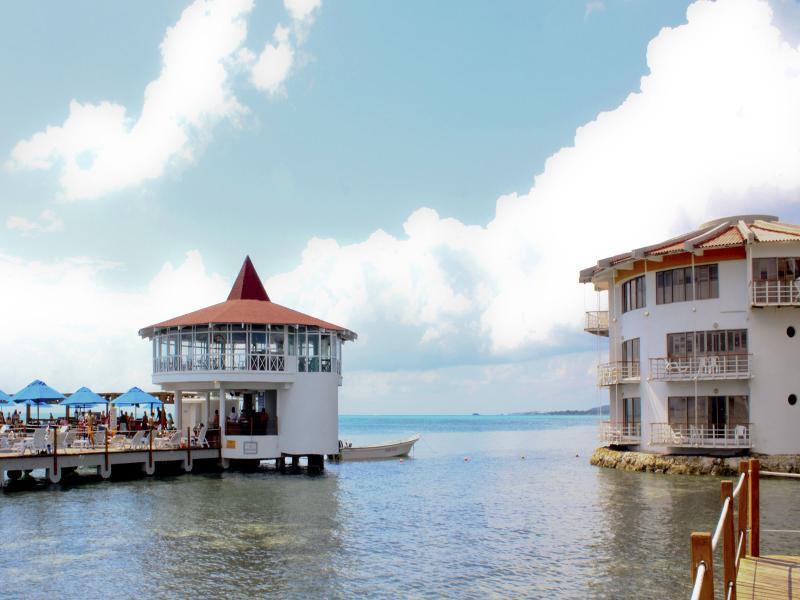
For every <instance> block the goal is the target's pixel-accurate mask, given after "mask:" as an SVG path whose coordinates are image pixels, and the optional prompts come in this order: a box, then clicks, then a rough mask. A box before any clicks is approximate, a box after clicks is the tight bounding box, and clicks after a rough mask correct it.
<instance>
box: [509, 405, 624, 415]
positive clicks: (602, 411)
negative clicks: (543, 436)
mask: <svg viewBox="0 0 800 600" xmlns="http://www.w3.org/2000/svg"><path fill="white" fill-rule="evenodd" d="M508 414H509V415H511V416H515V417H519V416H528V415H548V416H576V415H607V414H608V405H607V404H605V405H603V406H595V407H594V408H587V409H585V410H548V411H541V410H531V411H528V412H514V413H508Z"/></svg>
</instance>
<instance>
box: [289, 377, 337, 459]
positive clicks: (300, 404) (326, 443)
mask: <svg viewBox="0 0 800 600" xmlns="http://www.w3.org/2000/svg"><path fill="white" fill-rule="evenodd" d="M278 419H279V422H278V427H279V430H278V433H279V437H280V449H281V452H284V453H286V454H301V455H306V454H336V453H338V451H339V375H338V374H337V373H305V374H299V375H298V377H297V380H296V381H295V383H294V384H292V385H291V386H290V387H289V388H288V389H281V390H279V391H278Z"/></svg>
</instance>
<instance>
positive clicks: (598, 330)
mask: <svg viewBox="0 0 800 600" xmlns="http://www.w3.org/2000/svg"><path fill="white" fill-rule="evenodd" d="M583 330H584V331H586V332H588V333H593V334H595V335H605V336H607V335H608V311H607V310H587V311H586V326H585V327H584V328H583Z"/></svg>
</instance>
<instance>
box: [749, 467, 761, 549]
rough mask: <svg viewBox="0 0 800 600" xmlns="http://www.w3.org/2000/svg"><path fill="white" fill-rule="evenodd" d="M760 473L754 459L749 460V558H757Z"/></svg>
mask: <svg viewBox="0 0 800 600" xmlns="http://www.w3.org/2000/svg"><path fill="white" fill-rule="evenodd" d="M760 473H761V463H760V462H758V461H757V460H755V459H751V460H750V514H749V522H750V552H749V553H748V554H750V556H755V557H759V556H760V555H761V549H760V548H759V541H760V540H759V538H760V529H761V527H760V523H759V521H760V520H761V511H760V510H759V480H760Z"/></svg>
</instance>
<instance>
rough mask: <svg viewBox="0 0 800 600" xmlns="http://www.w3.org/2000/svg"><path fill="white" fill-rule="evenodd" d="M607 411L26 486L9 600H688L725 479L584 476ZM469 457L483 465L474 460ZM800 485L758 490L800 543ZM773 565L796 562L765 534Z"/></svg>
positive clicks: (392, 432)
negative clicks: (200, 469) (268, 463)
mask: <svg viewBox="0 0 800 600" xmlns="http://www.w3.org/2000/svg"><path fill="white" fill-rule="evenodd" d="M596 424H597V418H596V417H546V416H524V417H516V416H500V417H491V416H474V417H473V416H463V417H450V416H448V417H342V418H341V421H340V431H341V436H342V437H343V438H346V439H350V440H352V441H354V442H356V443H359V442H375V441H385V440H390V439H398V438H400V437H404V436H405V435H407V434H410V433H416V432H418V433H421V434H422V436H423V437H422V439H421V440H420V442H419V443H418V444H417V445H416V447H415V450H414V454H413V456H412V457H409V458H407V459H405V460H403V461H402V462H400V461H399V460H396V459H395V460H389V461H381V462H360V463H356V462H354V463H342V464H338V465H336V464H329V465H328V466H327V469H326V471H325V474H324V475H322V476H318V477H310V476H308V475H305V474H299V475H280V474H278V473H275V472H272V471H267V472H256V473H235V472H226V473H223V474H217V473H209V474H191V475H181V476H173V477H169V476H161V477H155V478H149V479H135V480H129V481H112V482H103V481H99V480H93V479H89V478H87V479H84V480H81V482H80V483H73V484H66V485H57V486H47V485H45V484H42V485H41V486H38V485H37V486H34V487H33V488H24V489H13V490H11V491H7V492H5V493H3V494H0V590H1V591H0V596H1V597H2V598H44V597H47V598H52V597H54V596H55V597H58V598H74V597H81V598H101V597H102V598H106V597H111V596H113V597H116V598H133V597H137V598H141V597H157V598H160V597H181V598H184V597H191V598H204V597H214V598H219V597H226V598H238V597H267V596H269V597H295V598H301V597H302V598H306V597H332V598H352V597H370V598H396V597H410V598H445V597H446V598H486V597H519V598H523V597H524V598H658V599H669V598H688V597H689V588H690V583H689V568H688V564H689V534H690V532H691V531H692V530H709V529H711V528H713V526H714V525H715V523H716V518H717V516H718V513H719V480H718V479H716V478H710V477H682V476H666V475H655V474H643V473H624V472H618V471H611V470H606V469H598V468H595V467H591V466H590V465H589V464H588V459H589V456H590V454H591V451H592V449H593V448H594V446H595V435H596ZM465 458H466V459H467V460H465ZM798 485H800V482H796V481H772V480H766V481H764V482H763V483H762V497H763V503H762V506H763V508H762V510H763V512H764V520H763V524H762V527H763V528H774V529H800V506H798V504H800V503H798V502H797V501H796V498H797V497H798V493H797V492H798V490H800V488H798V487H797V486H798ZM762 537H763V540H762V553H765V554H766V553H795V554H796V553H799V552H800V544H798V542H800V536H797V535H789V534H764V535H763V536H762Z"/></svg>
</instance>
